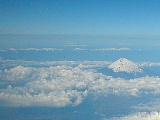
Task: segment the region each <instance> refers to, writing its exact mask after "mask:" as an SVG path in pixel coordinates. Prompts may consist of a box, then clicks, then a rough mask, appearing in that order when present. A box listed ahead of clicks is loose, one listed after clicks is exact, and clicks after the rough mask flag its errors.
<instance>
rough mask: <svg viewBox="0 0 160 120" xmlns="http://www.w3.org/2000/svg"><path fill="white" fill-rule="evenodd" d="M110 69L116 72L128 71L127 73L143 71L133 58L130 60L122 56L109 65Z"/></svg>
mask: <svg viewBox="0 0 160 120" xmlns="http://www.w3.org/2000/svg"><path fill="white" fill-rule="evenodd" d="M108 68H109V69H112V70H113V71H114V72H127V73H136V72H142V69H141V68H139V66H138V65H137V64H136V63H135V62H132V61H131V60H128V59H126V58H120V59H118V60H117V61H115V62H114V63H112V64H111V65H109V67H108Z"/></svg>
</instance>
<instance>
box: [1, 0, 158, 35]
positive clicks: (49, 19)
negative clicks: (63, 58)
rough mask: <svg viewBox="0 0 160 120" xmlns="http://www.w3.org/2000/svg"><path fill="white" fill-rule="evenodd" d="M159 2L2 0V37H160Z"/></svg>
mask: <svg viewBox="0 0 160 120" xmlns="http://www.w3.org/2000/svg"><path fill="white" fill-rule="evenodd" d="M159 6H160V1H158V0H152V1H151V0H78V1H77V0H45V1H44V0H34V1H33V0H21V1H19V0H1V2H0V26H1V27H0V34H82V35H159V31H160V23H159V21H160V12H159V11H160V7H159Z"/></svg>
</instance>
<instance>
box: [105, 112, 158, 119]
mask: <svg viewBox="0 0 160 120" xmlns="http://www.w3.org/2000/svg"><path fill="white" fill-rule="evenodd" d="M103 120H160V113H159V112H156V111H155V112H151V113H147V112H139V113H135V114H130V115H128V116H124V117H117V118H112V119H103Z"/></svg>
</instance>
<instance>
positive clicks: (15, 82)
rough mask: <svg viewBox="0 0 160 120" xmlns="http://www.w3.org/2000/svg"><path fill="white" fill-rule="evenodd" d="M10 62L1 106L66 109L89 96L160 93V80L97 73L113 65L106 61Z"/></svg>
mask: <svg viewBox="0 0 160 120" xmlns="http://www.w3.org/2000/svg"><path fill="white" fill-rule="evenodd" d="M8 62H9V63H10V64H8V68H7V67H6V66H5V69H2V70H1V71H0V79H1V81H0V82H1V85H3V88H1V89H0V100H1V101H3V102H2V103H3V104H1V105H6V106H52V107H65V106H70V105H71V106H77V105H79V104H81V103H82V102H83V101H84V100H85V98H86V97H87V96H88V94H94V95H95V96H96V95H98V94H99V93H101V94H104V95H108V94H114V95H122V96H124V95H125V96H133V97H138V96H140V95H141V94H147V95H149V94H152V95H158V94H159V93H160V84H159V83H160V78H159V77H155V76H152V77H150V76H146V77H142V78H135V79H130V80H125V79H123V78H114V76H106V75H104V74H102V73H100V72H98V71H97V69H100V68H104V67H107V66H108V65H109V64H110V63H109V62H105V61H83V62H78V61H77V62H75V61H62V62H30V61H28V62H26V61H21V62H18V63H19V64H20V65H17V64H18V63H16V62H15V61H8ZM1 63H2V65H3V64H5V63H7V61H6V62H4V61H3V60H1ZM33 65H35V66H36V67H35V66H33Z"/></svg>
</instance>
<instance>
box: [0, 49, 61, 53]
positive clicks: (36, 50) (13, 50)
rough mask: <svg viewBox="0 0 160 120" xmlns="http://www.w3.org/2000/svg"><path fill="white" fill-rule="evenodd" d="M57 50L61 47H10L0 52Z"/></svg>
mask: <svg viewBox="0 0 160 120" xmlns="http://www.w3.org/2000/svg"><path fill="white" fill-rule="evenodd" d="M57 50H63V49H57V48H10V49H8V50H0V52H6V51H57Z"/></svg>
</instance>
